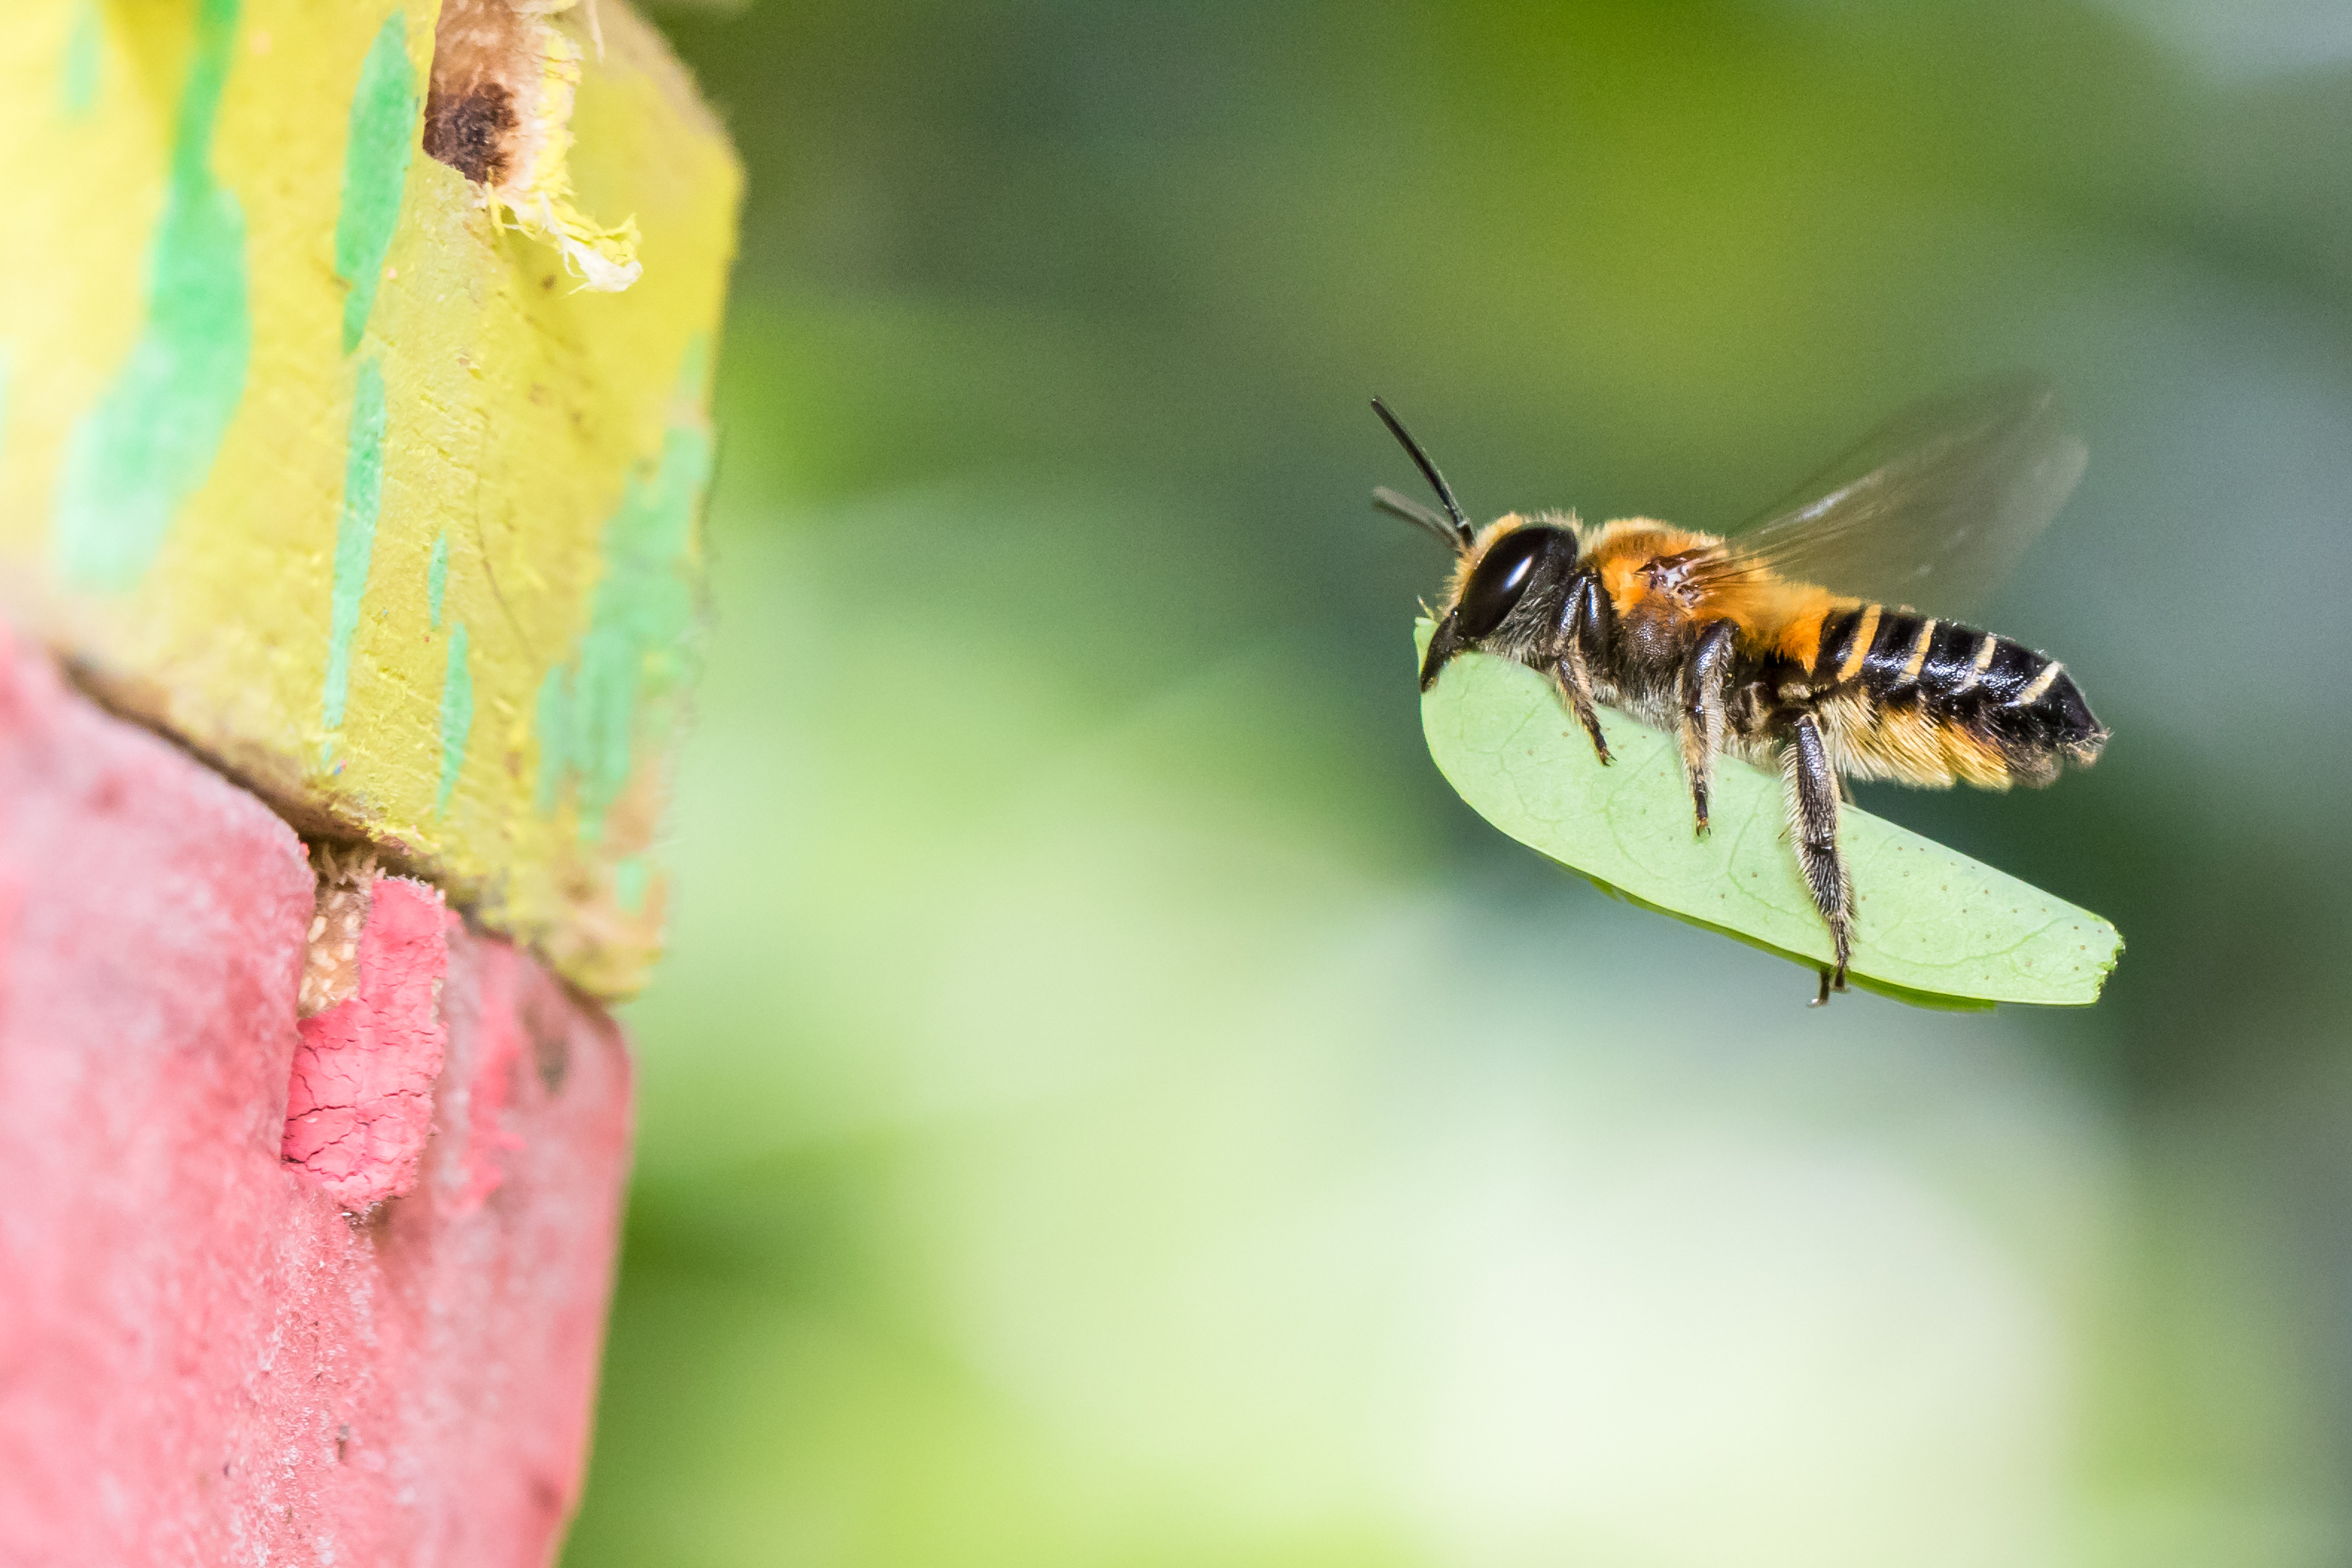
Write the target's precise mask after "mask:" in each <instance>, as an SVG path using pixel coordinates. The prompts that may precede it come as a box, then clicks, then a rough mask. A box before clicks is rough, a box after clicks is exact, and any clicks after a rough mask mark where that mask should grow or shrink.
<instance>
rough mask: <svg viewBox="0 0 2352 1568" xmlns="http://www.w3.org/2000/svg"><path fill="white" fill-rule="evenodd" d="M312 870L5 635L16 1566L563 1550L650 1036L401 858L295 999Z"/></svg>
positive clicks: (0, 1079)
mask: <svg viewBox="0 0 2352 1568" xmlns="http://www.w3.org/2000/svg"><path fill="white" fill-rule="evenodd" d="M314 888H315V883H314V880H313V877H312V871H311V867H310V863H309V862H308V861H307V860H306V858H305V855H304V848H303V846H302V844H301V842H300V841H299V839H298V838H297V837H295V835H294V834H293V833H292V832H291V831H290V830H289V828H288V827H287V826H286V825H285V823H284V822H282V821H281V820H280V819H279V818H278V816H275V815H273V814H272V813H271V812H270V811H269V810H268V808H267V807H266V806H265V805H263V804H262V803H261V802H260V801H259V800H257V798H255V797H254V796H252V795H248V794H247V793H245V792H244V791H242V790H240V789H239V788H237V787H236V786H235V785H233V784H230V783H228V782H226V781H225V780H223V779H222V778H221V777H219V776H218V775H217V774H215V773H213V772H211V771H210V770H208V769H206V768H205V767H204V766H203V765H201V764H199V763H196V762H194V761H192V760H191V759H190V758H189V757H187V756H186V755H184V754H183V753H182V752H178V751H176V750H174V749H173V747H172V746H170V745H168V744H167V743H165V742H163V741H161V740H158V739H157V738H155V737H154V736H152V735H151V734H149V733H147V732H145V731H142V730H139V729H136V728H133V727H131V726H130V725H127V724H125V723H123V722H121V721H118V720H116V719H114V718H111V717H110V716H108V715H106V714H104V713H102V712H100V710H98V709H96V708H95V707H94V706H93V705H91V704H90V703H89V701H88V700H86V699H84V698H82V697H81V696H80V695H79V694H78V693H76V692H74V691H73V690H71V689H69V688H67V687H66V686H64V685H63V684H62V683H61V682H60V681H59V679H58V678H57V676H56V674H55V672H54V670H53V669H52V668H50V666H49V665H48V663H47V660H46V659H45V658H41V657H39V656H37V655H33V654H30V653H27V652H26V651H24V650H22V649H21V648H17V647H6V646H0V1194H5V1202H0V1563H8V1564H11V1565H13V1568H51V1565H55V1568H68V1565H71V1568H81V1565H83V1564H93V1563H109V1564H112V1563H121V1564H140V1565H142V1568H183V1565H184V1568H217V1565H222V1564H248V1563H249V1564H262V1563H271V1564H303V1565H307V1564H327V1563H338V1564H360V1563H365V1564H391V1563H409V1564H446V1565H451V1568H457V1565H467V1568H472V1565H483V1568H489V1565H499V1568H504V1565H509V1564H512V1565H515V1568H526V1565H537V1564H541V1563H545V1562H547V1561H548V1560H549V1558H550V1557H551V1553H552V1552H553V1550H554V1546H555V1542H556V1541H557V1539H558V1537H559V1535H560V1532H561V1531H562V1523H563V1521H564V1519H565V1518H566V1517H567V1515H568V1514H569V1512H570V1510H571V1509H572V1504H573V1502H574V1500H576V1498H577V1496H578V1491H579V1487H580V1481H581V1471H582V1463H583V1457H584V1451H585V1447H586V1438H587V1431H588V1421H589V1413H590V1409H591V1405H592V1397H593V1382H594V1373H595V1364H596V1357H597V1351H598V1342H599V1339H600V1335H601V1331H602V1323H603V1319H604V1307H605V1302H606V1297H607V1293H608V1289H609V1281H610V1278H611V1274H612V1268H613V1247H614V1234H615V1229H616V1221H617V1215H618V1209H619V1205H620V1200H621V1190H622V1180H623V1174H624V1166H625V1159H626V1144H627V1133H628V1129H627V1100H628V1078H627V1066H626V1061H625V1056H624V1054H623V1051H622V1047H621V1041H620V1039H619V1037H618V1034H617V1032H616V1031H615V1030H614V1027H613V1026H612V1025H611V1023H610V1022H609V1021H607V1020H606V1019H604V1017H603V1016H601V1014H599V1013H597V1012H596V1011H595V1010H594V1009H593V1007H592V1006H589V1005H583V1004H582V1003H581V1002H579V1001H577V1000H575V999H574V998H573V996H572V994H570V993H569V992H567V991H566V989H565V988H564V987H563V986H562V985H561V984H558V983H557V982H556V981H555V980H553V979H552V978H551V976H550V975H549V974H548V973H546V972H545V971H544V970H543V969H542V968H541V966H540V965H539V964H538V963H535V962H534V961H533V960H532V959H530V957H529V956H528V955H526V954H523V953H521V952H518V951H517V950H516V949H515V948H514V947H513V946H512V945H511V944H509V943H507V942H502V941H499V940H497V939H493V938H485V937H481V936H477V935H473V934H469V933H468V931H467V929H466V928H465V927H464V926H463V925H462V924H461V923H460V922H459V921H457V920H456V919H455V918H454V917H452V916H451V915H449V914H448V912H447V911H446V910H444V909H443V907H442V904H441V900H440V899H439V897H438V895H437V894H436V893H435V892H434V891H433V890H432V889H428V888H425V887H423V886H421V885H419V884H416V883H414V882H406V881H399V880H383V881H380V882H376V883H374V884H373V889H371V891H372V900H371V903H372V908H371V909H370V910H369V911H368V913H367V918H366V921H365V926H364V929H363V931H362V934H361V941H360V943H359V951H358V952H357V953H356V955H355V956H356V959H357V964H356V981H357V988H356V992H355V994H352V995H350V996H349V997H347V998H345V999H344V1000H342V1001H341V1002H339V1003H336V1004H334V1005H331V1006H328V1007H325V1008H324V1009H322V1010H320V1011H319V1012H317V1013H316V1014H315V1015H314V1016H310V1017H309V1018H306V1019H300V1020H298V1018H297V1007H296V998H297V994H298V984H299V981H300V979H301V977H302V973H303V970H304V966H305V961H306V951H307V950H308V949H309V948H310V941H309V939H310V934H311V931H312V929H313V922H314V919H315V918H316V917H314V912H313V911H314ZM320 923H322V924H323V923H324V922H320ZM334 934H335V933H333V932H331V931H327V932H322V934H321V940H322V941H326V942H332V941H333V940H334ZM314 956H315V955H314ZM329 956H333V955H332V954H330V955H329ZM289 1086H291V1090H292V1101H291V1104H290V1105H289ZM289 1110H290V1111H291V1113H292V1114H291V1115H290V1116H289ZM353 1209H363V1210H365V1211H366V1212H365V1214H364V1217H362V1216H361V1215H354V1214H353V1213H352V1212H349V1211H351V1210H353Z"/></svg>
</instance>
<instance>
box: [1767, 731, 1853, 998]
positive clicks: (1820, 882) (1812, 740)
mask: <svg viewBox="0 0 2352 1568" xmlns="http://www.w3.org/2000/svg"><path fill="white" fill-rule="evenodd" d="M1780 771H1781V776H1782V779H1783V780H1784V782H1785V784H1786V787H1787V790H1788V795H1789V826H1790V829H1791V836H1792V837H1794V838H1795V840H1796V847H1797V868H1798V869H1799V870H1800V871H1801V872H1803V873H1804V878H1805V886H1806V887H1807V888H1808V889H1811V891H1812V895H1813V907H1814V908H1816V909H1818V910H1821V911H1822V920H1823V921H1827V922H1828V923H1829V928H1830V946H1831V948H1832V952H1834V954H1835V957H1836V961H1837V967H1836V969H1835V970H1834V971H1832V970H1827V969H1825V970H1823V971H1822V991H1821V994H1820V995H1819V996H1818V997H1816V998H1815V999H1814V1002H1813V1005H1814V1006H1816V1007H1818V1006H1820V1005H1822V1003H1824V1002H1827V1001H1828V1000H1829V998H1830V992H1831V991H1832V990H1838V991H1843V990H1844V989H1845V971H1846V964H1847V963H1849V962H1850V961H1851V960H1852V958H1853V883H1852V882H1851V881H1850V880H1848V879H1847V877H1846V871H1845V857H1844V856H1843V854H1841V853H1839V851H1838V841H1837V824H1838V787H1837V785H1838V780H1837V772H1836V770H1835V769H1833V768H1832V767H1831V766H1830V755H1829V748H1828V747H1827V746H1825V745H1823V744H1822V731H1821V725H1820V724H1819V723H1818V722H1817V721H1815V720H1814V718H1813V716H1812V715H1811V714H1810V713H1800V714H1799V715H1797V718H1796V721H1795V722H1794V723H1792V724H1791V725H1790V727H1789V747H1788V750H1787V751H1786V752H1783V753H1782V755H1781V762H1780Z"/></svg>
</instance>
